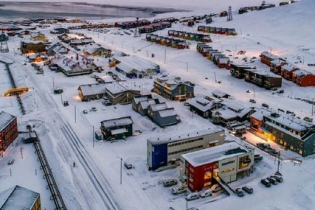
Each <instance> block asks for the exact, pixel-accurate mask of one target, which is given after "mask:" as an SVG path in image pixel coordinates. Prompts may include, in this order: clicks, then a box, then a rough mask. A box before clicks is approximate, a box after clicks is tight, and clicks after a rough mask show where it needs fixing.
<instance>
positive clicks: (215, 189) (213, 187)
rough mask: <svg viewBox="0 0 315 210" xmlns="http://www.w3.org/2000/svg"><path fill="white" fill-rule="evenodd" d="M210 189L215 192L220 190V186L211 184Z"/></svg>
mask: <svg viewBox="0 0 315 210" xmlns="http://www.w3.org/2000/svg"><path fill="white" fill-rule="evenodd" d="M210 189H211V191H212V192H213V193H217V192H219V191H221V190H222V188H221V186H220V185H218V184H214V185H212V186H211V188H210Z"/></svg>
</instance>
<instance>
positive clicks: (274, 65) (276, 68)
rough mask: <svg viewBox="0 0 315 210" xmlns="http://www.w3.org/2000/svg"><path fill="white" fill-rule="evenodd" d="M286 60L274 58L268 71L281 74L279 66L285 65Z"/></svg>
mask: <svg viewBox="0 0 315 210" xmlns="http://www.w3.org/2000/svg"><path fill="white" fill-rule="evenodd" d="M285 64H286V62H285V61H283V60H280V59H276V60H273V61H271V62H270V71H271V72H273V73H275V74H278V75H281V66H283V65H285Z"/></svg>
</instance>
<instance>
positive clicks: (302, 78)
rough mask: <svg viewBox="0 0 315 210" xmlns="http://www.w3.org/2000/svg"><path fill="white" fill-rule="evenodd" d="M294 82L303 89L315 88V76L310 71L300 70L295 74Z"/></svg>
mask: <svg viewBox="0 0 315 210" xmlns="http://www.w3.org/2000/svg"><path fill="white" fill-rule="evenodd" d="M292 81H293V82H295V83H296V84H297V85H299V86H302V87H306V86H315V75H314V74H312V73H310V72H308V71H305V70H302V69H299V70H296V71H294V72H293V74H292Z"/></svg>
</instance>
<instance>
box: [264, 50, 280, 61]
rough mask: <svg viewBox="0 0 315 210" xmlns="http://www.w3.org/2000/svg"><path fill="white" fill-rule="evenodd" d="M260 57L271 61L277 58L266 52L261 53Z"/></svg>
mask: <svg viewBox="0 0 315 210" xmlns="http://www.w3.org/2000/svg"><path fill="white" fill-rule="evenodd" d="M261 55H263V56H266V57H268V58H270V59H271V60H275V59H278V56H276V55H274V54H271V53H269V52H267V51H264V52H262V53H261Z"/></svg>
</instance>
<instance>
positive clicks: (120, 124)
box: [101, 116, 133, 140]
mask: <svg viewBox="0 0 315 210" xmlns="http://www.w3.org/2000/svg"><path fill="white" fill-rule="evenodd" d="M132 127H133V121H132V119H131V117H130V116H128V117H120V118H115V119H108V120H103V121H102V122H101V132H102V134H103V136H104V139H105V140H115V139H125V138H127V137H129V136H132V134H133V128H132Z"/></svg>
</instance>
